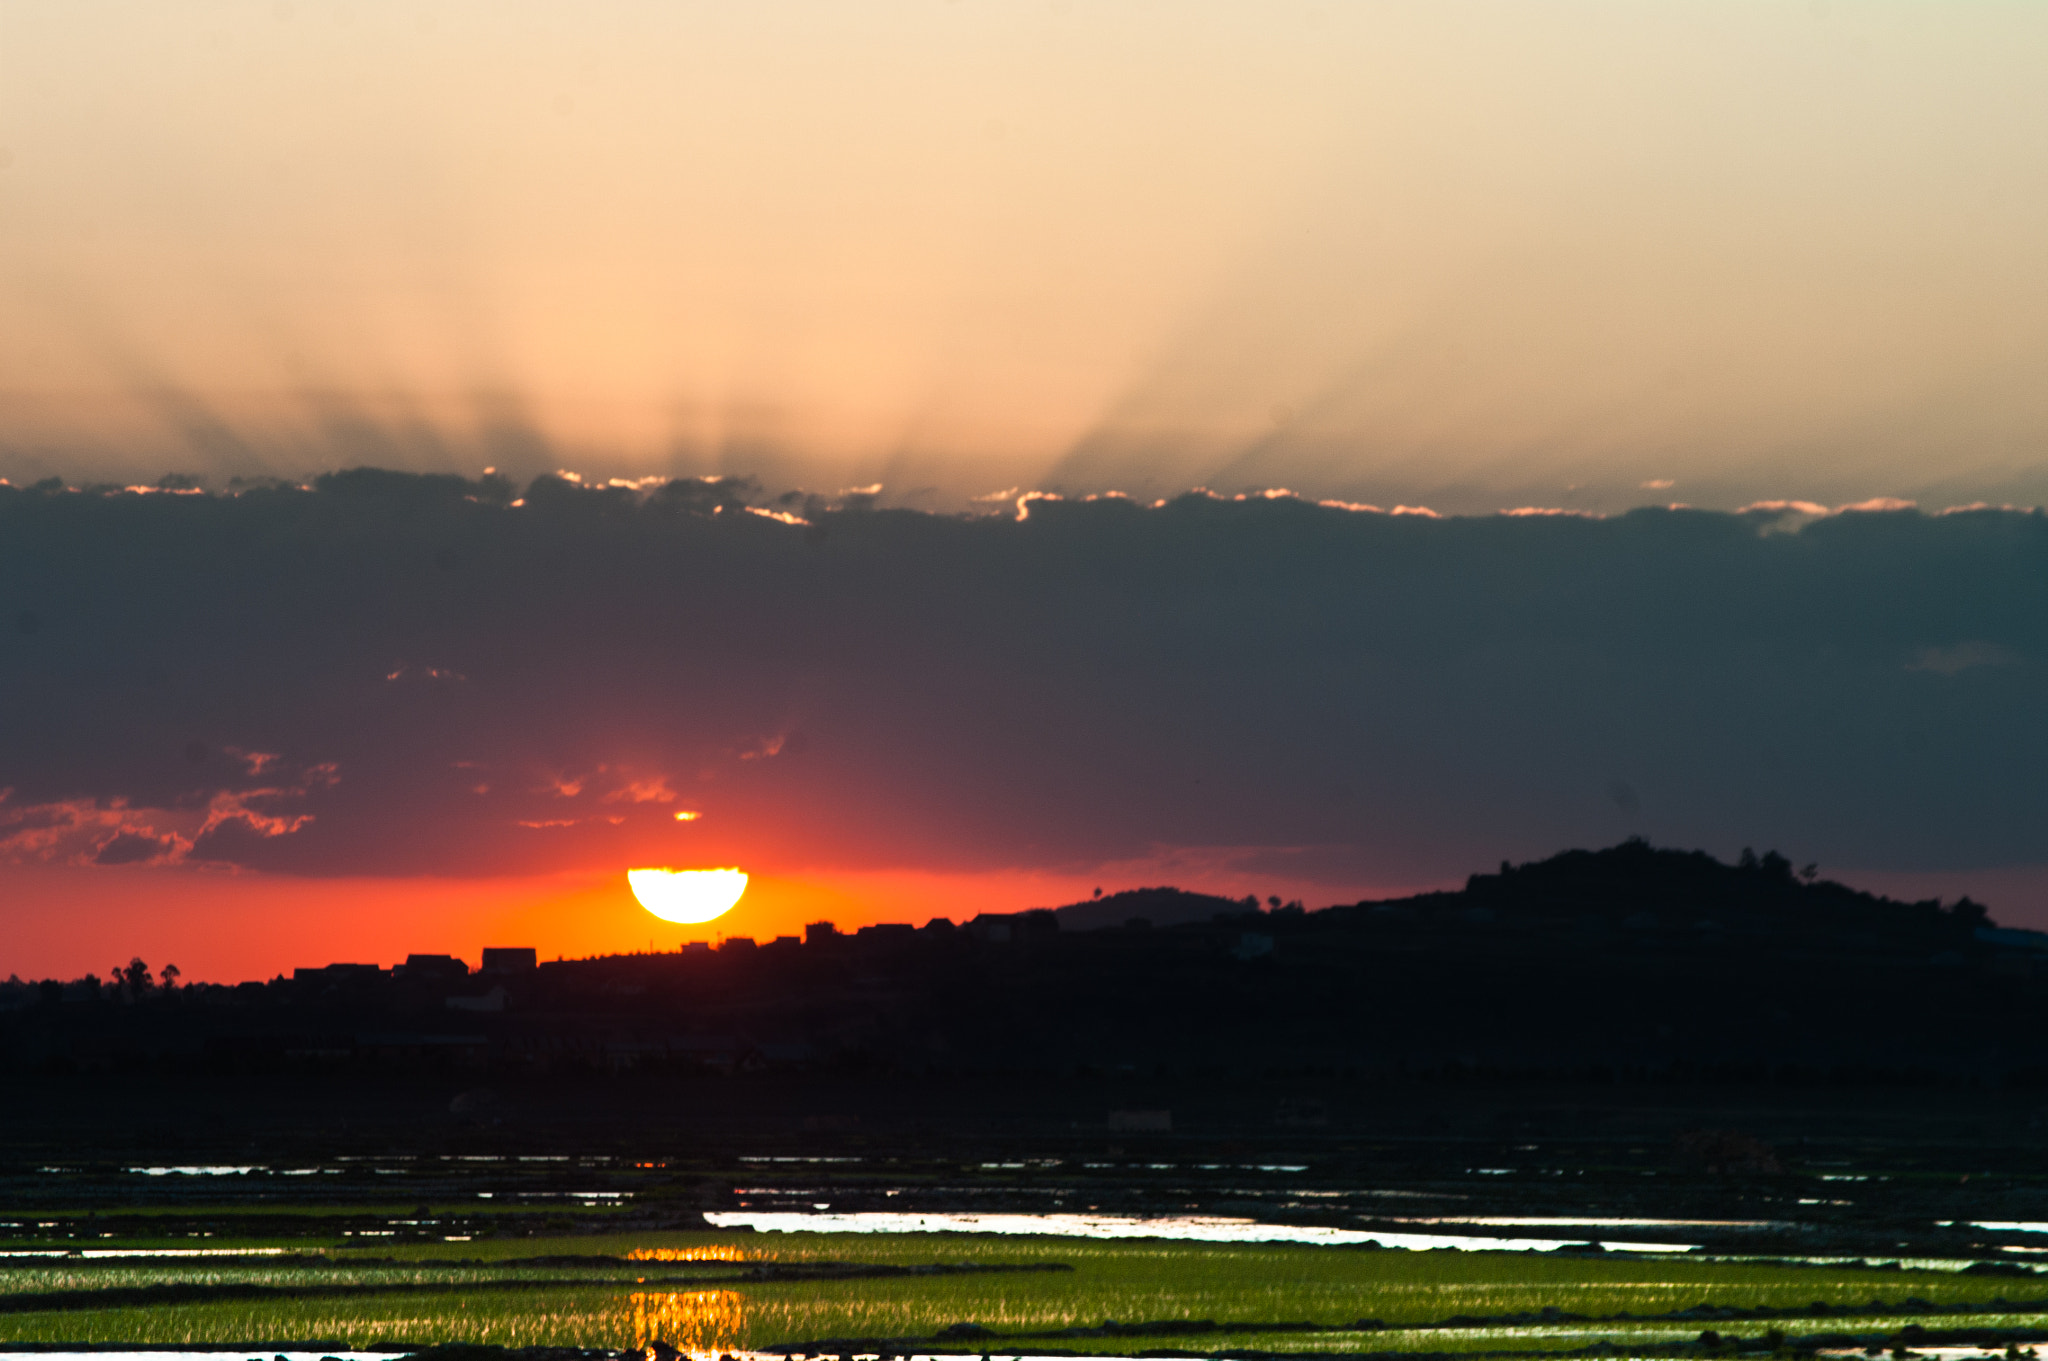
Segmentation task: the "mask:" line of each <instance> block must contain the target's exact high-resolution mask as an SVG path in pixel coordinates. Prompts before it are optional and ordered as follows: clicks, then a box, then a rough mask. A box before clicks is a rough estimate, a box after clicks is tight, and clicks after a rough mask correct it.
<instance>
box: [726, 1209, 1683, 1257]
mask: <svg viewBox="0 0 2048 1361" xmlns="http://www.w3.org/2000/svg"><path fill="white" fill-rule="evenodd" d="M704 1218H705V1219H707V1220H709V1221H710V1222H711V1223H712V1224H713V1225H715V1226H716V1227H718V1228H721V1229H731V1228H750V1229H753V1230H755V1231H757V1232H762V1233H774V1232H782V1233H996V1234H1019V1235H1042V1236H1047V1237H1054V1238H1173V1239H1181V1240H1185V1241H1188V1242H1196V1243H1325V1244H1330V1245H1332V1246H1338V1245H1343V1246H1354V1247H1355V1246H1359V1245H1362V1244H1365V1243H1377V1244H1379V1245H1380V1246H1381V1247H1383V1248H1404V1249H1408V1250H1411V1251H1428V1250H1431V1249H1435V1248H1462V1249H1464V1250H1465V1251H1468V1252H1474V1251H1493V1252H1550V1251H1553V1250H1555V1249H1557V1248H1562V1247H1569V1246H1571V1245H1572V1240H1570V1239H1562V1238H1494V1237H1491V1236H1480V1235H1475V1234H1444V1233H1388V1232H1384V1231H1382V1230H1378V1229H1370V1230H1368V1229H1337V1228H1326V1227H1323V1226H1321V1225H1308V1224H1261V1223H1259V1222H1257V1221H1256V1220H1251V1219H1237V1218H1225V1217H1222V1216H1212V1215H1176V1216H1162V1217H1159V1218H1150V1219H1142V1218H1137V1217H1134V1216H1129V1215H1101V1214H942V1213H932V1214H898V1213H893V1212H883V1211H866V1212H851V1213H843V1214H828V1213H823V1212H804V1211H780V1212H760V1211H751V1210H749V1211H742V1212H740V1213H737V1214H734V1213H715V1212H707V1213H706V1214H705V1216H704ZM1580 1241H1583V1240H1580ZM1603 1241H1605V1243H1606V1246H1607V1247H1608V1249H1609V1250H1610V1251H1617V1252H1690V1251H1691V1250H1692V1248H1693V1245H1692V1244H1690V1243H1621V1242H1615V1241H1613V1240H1611V1239H1610V1240H1603Z"/></svg>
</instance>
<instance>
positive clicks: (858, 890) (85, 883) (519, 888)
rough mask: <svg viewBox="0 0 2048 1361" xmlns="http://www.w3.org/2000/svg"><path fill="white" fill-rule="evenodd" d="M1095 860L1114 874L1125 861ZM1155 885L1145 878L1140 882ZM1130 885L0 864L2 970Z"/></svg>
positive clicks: (200, 975) (785, 921)
mask: <svg viewBox="0 0 2048 1361" xmlns="http://www.w3.org/2000/svg"><path fill="white" fill-rule="evenodd" d="M1109 868H1110V869H1111V870H1112V872H1115V873H1122V874H1125V875H1128V874H1129V872H1130V871H1131V870H1132V869H1133V868H1134V867H1132V866H1128V865H1119V866H1112V867H1109ZM1156 868H1157V870H1158V871H1159V872H1160V873H1161V874H1163V875H1168V876H1171V875H1173V874H1174V872H1175V871H1176V870H1179V871H1181V872H1182V873H1181V874H1180V876H1179V877H1181V878H1186V874H1185V872H1186V871H1187V870H1188V869H1189V865H1188V864H1187V863H1186V862H1178V863H1175V862H1169V861H1164V860H1162V861H1161V862H1160V863H1159V864H1158V865H1157V866H1156ZM1141 877H1142V876H1141ZM1154 882H1155V879H1153V878H1143V884H1144V885H1150V884H1152V883H1154ZM1157 882H1164V880H1163V879H1161V880H1158V881H1157ZM1140 886H1141V884H1140V883H1139V882H1138V880H1135V879H1130V878H1128V877H1127V878H1121V879H1112V880H1109V881H1107V882H1105V881H1104V880H1102V879H1101V878H1100V877H1092V876H1090V875H1088V874H1083V873H1047V872H1032V871H999V872H988V873H979V874H936V873H919V872H915V871H848V872H841V873H824V874H811V875H796V876H780V875H773V874H768V875H764V874H760V873H755V874H753V875H752V876H751V878H750V879H749V881H748V885H747V891H746V893H745V895H744V896H743V897H742V898H741V899H740V901H739V903H738V904H736V905H735V906H734V907H733V909H732V910H731V911H730V912H728V913H726V914H725V915H724V916H723V917H720V918H719V919H718V920H716V921H713V922H708V923H705V924H703V925H701V926H679V925H676V924H674V923H671V922H665V921H662V920H660V919H658V918H656V917H654V916H652V915H650V914H649V913H648V912H646V911H645V910H644V909H642V908H641V907H640V905H639V903H638V902H637V901H635V899H634V898H633V895H632V891H631V890H630V889H629V888H628V887H627V885H626V876H625V870H624V869H623V868H621V869H618V870H616V871H611V870H604V871H591V872H588V873H563V874H555V875H536V876H529V877H520V878H501V879H481V878H464V879H458V878H406V879H355V878H349V879H314V878H302V877H295V876H289V875H277V874H262V873H252V872H246V871H245V872H233V871H224V870H194V869H189V868H183V867H163V868H158V867H140V868H137V867H107V866H14V867H8V868H6V869H4V870H0V895H4V899H5V907H4V909H0V924H4V928H5V944H4V947H0V977H4V976H6V975H7V974H14V975H17V976H19V977H22V978H29V979H34V978H45V977H56V978H75V977H78V976H80V975H82V974H85V973H88V972H91V973H97V974H99V975H100V976H101V977H105V976H106V975H107V973H108V971H109V969H110V968H112V967H113V966H115V965H118V964H122V963H125V962H127V961H128V960H129V959H131V958H134V957H137V956H140V957H141V958H142V959H143V960H145V961H146V962H147V963H149V964H150V965H151V966H152V967H161V966H162V965H164V964H166V963H172V964H176V965H177V966H178V969H179V972H180V974H181V975H182V976H183V977H184V979H185V980H186V981H188V982H198V981H205V982H214V983H234V982H241V981H244V980H248V979H260V978H269V977H272V976H274V975H276V974H279V973H285V974H289V973H290V972H291V971H292V970H293V969H294V968H297V967H302V966H312V965H320V964H330V963H339V962H352V963H370V964H379V965H385V966H389V965H392V964H396V963H401V962H403V960H404V959H405V957H406V955H408V954H412V953H420V954H449V955H454V956H456V957H457V958H460V959H464V960H466V961H467V962H468V963H469V964H470V965H471V967H475V966H476V964H477V963H478V962H479V952H480V951H481V950H482V949H483V948H484V947H486V946H506V945H510V946H532V947H533V948H534V949H535V950H537V951H538V952H539V954H540V957H541V958H542V959H544V960H548V959H556V958H570V959H575V958H581V957H586V956H590V955H601V954H626V953H632V952H635V951H641V950H648V951H659V952H667V951H673V950H676V949H679V948H680V947H681V945H682V944H683V943H684V942H686V941H696V940H707V941H708V940H717V939H719V938H720V937H724V936H752V937H754V938H755V939H757V940H768V939H772V938H773V937H775V936H778V935H801V934H802V933H803V929H804V927H805V925H806V924H808V923H810V922H816V921H830V922H832V923H834V924H835V925H836V926H838V927H839V929H840V930H842V931H853V930H856V929H858V928H859V927H862V926H867V925H871V924H873V923H877V922H911V923H913V924H916V925H922V924H923V923H925V922H927V921H929V920H931V919H932V918H934V917H946V918H949V919H950V920H952V921H955V922H964V921H966V920H968V919H969V918H971V917H973V916H974V915H976V914H977V913H980V912H1015V911H1020V910H1023V909H1026V908H1033V907H1057V906H1060V905H1062V904H1065V903H1070V902H1078V901H1080V900H1082V899H1085V898H1087V897H1088V896H1089V895H1090V894H1091V893H1092V892H1093V891H1094V889H1096V888H1098V887H1099V888H1102V889H1103V890H1104V891H1105V892H1116V891H1118V890H1120V889H1126V888H1136V887H1140ZM1185 886H1187V887H1190V888H1194V889H1198V890H1199V891H1203V892H1212V893H1218V894H1221V895H1224V896H1228V897H1242V896H1244V895H1245V894H1256V895H1257V896H1259V897H1260V898H1261V900H1262V901H1263V899H1264V897H1265V896H1267V895H1269V894H1270V895H1275V896H1279V897H1282V898H1283V899H1293V898H1297V897H1300V898H1303V900H1304V901H1305V902H1307V903H1308V904H1309V905H1310V906H1326V905H1327V904H1328V903H1330V902H1335V901H1340V900H1342V901H1355V900H1356V899H1357V898H1359V897H1362V896H1367V895H1366V893H1364V892H1360V893H1354V894H1351V895H1350V896H1349V897H1341V899H1340V897H1339V896H1332V890H1331V888H1330V886H1329V885H1325V884H1319V883H1315V882H1312V881H1304V880H1299V879H1283V878H1274V877H1271V876H1266V877H1255V876H1251V875H1248V874H1245V873H1243V872H1240V871H1232V870H1230V869H1228V868H1225V867H1215V868H1212V869H1211V870H1210V871H1209V872H1208V873H1205V874H1202V875H1201V876H1200V878H1199V882H1189V883H1188V884H1186V885H1185ZM1385 891H1387V892H1400V891H1406V890H1405V889H1398V888H1397V889H1390V890H1385ZM1371 896H1378V893H1377V892H1375V893H1373V894H1372V895H1371Z"/></svg>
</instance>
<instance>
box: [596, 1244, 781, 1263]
mask: <svg viewBox="0 0 2048 1361" xmlns="http://www.w3.org/2000/svg"><path fill="white" fill-rule="evenodd" d="M760 1255H761V1254H759V1253H758V1252H753V1251H750V1250H748V1249H746V1248H743V1247H741V1246H740V1245H739V1244H737V1243H700V1244H698V1245H697V1246H696V1247H690V1248H634V1249H633V1250H632V1251H631V1252H629V1253H627V1254H626V1260H627V1261H629V1262H751V1261H753V1260H754V1259H755V1258H756V1257H757V1256H760Z"/></svg>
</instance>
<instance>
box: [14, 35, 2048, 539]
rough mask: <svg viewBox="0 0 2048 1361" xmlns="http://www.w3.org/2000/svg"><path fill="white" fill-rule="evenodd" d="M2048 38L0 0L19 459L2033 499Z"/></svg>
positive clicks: (2040, 418) (1610, 504)
mask: <svg viewBox="0 0 2048 1361" xmlns="http://www.w3.org/2000/svg"><path fill="white" fill-rule="evenodd" d="M2044 57H2048V10H2043V9H2042V8H2041V7H2038V6H2025V5H1998V6H1993V5H1982V6H1934V5H1925V6H1891V5H1886V6H1879V5H1874V4H1873V5H1855V4H1842V3H1835V4H1832V5H1830V4H1827V3H1825V0H1823V2H1822V3H1817V4H1813V5H1807V4H1796V5H1795V4H1783V5H1778V4H1770V5H1745V6H1730V5H1724V4H1720V3H1707V2H1706V0H1696V2H1695V3H1674V4H1665V5H1654V6H1646V5H1634V4H1622V3H1609V4H1566V5H1561V6H1541V7H1532V6H1526V5H1519V4H1513V3H1507V2H1506V0H1496V2H1495V3H1479V4H1470V5H1442V4H1436V3H1426V4H1425V3H1385V4H1367V3H1357V4H1350V3H1328V2H1327V0H1309V2H1308V3H1291V2H1287V3H1278V4H1274V3H1257V4H1253V3H1244V4H1221V3H1215V2H1214V0H1194V2H1193V3H1177V4H1173V5H1165V4H1141V3H1134V4H1124V5H1095V4H1086V3H1066V0H1051V2H1050V3H1035V4H1016V5H1006V4H993V3H986V2H985V0H903V2H901V3H894V2H892V0H878V3H874V4H864V5H859V6H847V5H836V4H824V3H817V2H815V0H814V2H811V3H806V2H805V0H796V2H795V3H790V4H784V5H775V6H731V5H727V6H719V5H711V4H697V3H680V4H668V3H652V2H651V0H648V2H646V3H640V2H628V0H596V2H595V3H589V4H579V5H573V6H572V5H557V6H512V5H503V4H497V3H484V0H445V2H444V3H438V4H433V5H419V4H414V3H404V4H401V3H397V2H396V0H193V3H188V4H180V5H176V6H162V5H151V4H145V3H141V2H140V0H0V167H4V168H0V475H6V476H8V477H11V478H13V479H14V480H16V481H23V480H27V479H31V478H35V477H40V476H44V475H49V474H56V475H60V476H65V477H67V478H69V479H71V480H73V481H83V480H87V479H91V478H100V477H105V478H111V479H116V480H133V479H136V478H150V479H153V478H155V477H156V476H158V475H160V474H162V473H163V472H165V471H167V470H170V469H174V468H175V469H179V470H183V471H189V472H196V473H201V474H205V475H209V476H212V477H215V478H217V479H225V478H226V477H228V476H230V475H245V476H248V475H259V474H279V475H284V476H289V477H299V476H303V475H306V474H307V473H310V472H313V471H317V470H320V469H323V468H328V467H333V466H337V465H342V464H350V463H376V464H382V465H385V466H397V467H414V468H422V469H427V468H432V469H459V470H461V471H465V472H470V473H474V472H476V471H479V470H480V469H481V467H482V466H483V465H485V464H496V465H499V466H502V467H506V468H507V469H508V470H512V471H515V472H517V473H519V474H521V475H530V474H532V473H535V472H539V471H543V470H547V469H552V468H554V467H560V466H567V467H576V468H581V469H583V470H584V471H586V472H587V473H590V474H592V475H595V476H600V477H603V476H642V475H648V474H679V473H709V472H714V471H736V472H742V473H752V474H755V475H758V476H761V477H762V479H763V480H764V481H765V482H768V483H770V484H772V485H788V484H792V483H798V484H802V485H805V486H809V487H813V488H817V489H822V490H827V491H830V490H833V489H835V488H838V487H844V486H852V485H865V484H869V483H873V482H876V481H880V482H882V483H883V484H884V485H885V488H886V489H887V495H888V496H889V497H892V498H907V499H908V501H909V503H911V504H933V505H948V506H950V505H964V504H965V503H966V498H968V497H971V496H973V495H977V494H982V493H986V492H990V491H993V490H997V489H1000V488H1004V487H1012V486H1017V487H1027V488H1028V487H1033V486H1041V487H1057V488H1061V489H1065V490H1068V491H1076V492H1085V491H1091V490H1102V489H1105V488H1108V487H1120V488H1122V489H1124V490H1126V491H1130V492H1133V493H1134V494H1150V493H1164V492H1170V491H1174V490H1179V489H1181V488H1184V487H1186V486H1188V485H1192V484H1195V483H1204V484H1207V485H1210V486H1213V487H1216V488H1217V489H1218V490H1221V491H1237V490H1242V489H1244V488H1246V487H1257V486H1273V485H1286V486H1291V487H1294V488H1295V489H1297V490H1300V491H1303V492H1305V493H1307V494H1311V495H1317V496H1345V497H1350V498H1352V499H1358V500H1367V501H1372V502H1375V503H1386V504H1391V503H1394V502H1399V501H1406V502H1411V503H1416V504H1431V505H1435V506H1437V507H1438V508H1439V509H1460V510H1474V509H1478V510H1491V509H1494V508H1496V507H1497V506H1500V505H1518V504H1540V505H1574V506H1581V507H1584V508H1591V509H1614V508H1618V507H1619V506H1621V505H1626V504H1636V503H1640V502H1643V501H1646V500H1652V499H1656V500H1671V499H1679V500H1686V501H1691V502H1694V503H1697V504H1717V503H1727V504H1740V503H1742V502H1744V501H1748V500H1754V499H1759V498H1761V497H1765V496H1780V497H1807V498H1810V499H1815V500H1819V501H1826V502H1829V503H1835V502H1840V501H1847V500H1857V499H1862V498H1864V497H1869V496H1877V495H1901V496H1919V497H1923V498H1935V499H1940V498H1943V497H1946V498H1947V499H1949V500H1971V499H1977V498H1979V497H1982V498H1984V499H1991V500H2002V499H2015V498H2018V499H2023V500H2029V501H2031V500H2038V499H2048V475H2044V473H2043V471H2042V470H2043V468H2044V466H2048V460H2044V449H2048V385H2044V384H2042V383H2041V382H2040V381H2039V372H2040V367H2041V361H2042V359H2043V358H2044V356H2048V306H2044V305H2043V304H2044V303H2048V256H2044V254H2043V253H2042V252H2041V251H2040V250H2039V244H2038V243H2039V242H2040V241H2041V240H2042V239H2044V235H2048V82H2043V81H2041V80H2040V79H2039V73H2040V70H2041V69H2042V63H2043V59H2044ZM1646 483H1648V484H1669V485H1668V486H1665V485H1659V486H1657V487H1656V489H1655V490H1645V489H1644V488H1645V484H1646ZM920 496H921V497H922V499H921V500H920V499H919V498H920Z"/></svg>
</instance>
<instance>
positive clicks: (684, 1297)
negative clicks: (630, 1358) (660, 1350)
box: [629, 1290, 745, 1354]
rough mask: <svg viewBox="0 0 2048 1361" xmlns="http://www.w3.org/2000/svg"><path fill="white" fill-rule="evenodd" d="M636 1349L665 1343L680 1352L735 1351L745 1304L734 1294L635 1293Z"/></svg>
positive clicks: (672, 1291)
mask: <svg viewBox="0 0 2048 1361" xmlns="http://www.w3.org/2000/svg"><path fill="white" fill-rule="evenodd" d="M629 1298H630V1299H631V1301H632V1305H633V1345H634V1346H635V1347H645V1346H646V1345H647V1344H648V1343H650V1342H655V1341H661V1342H666V1343H667V1344H668V1345H669V1346H671V1347H674V1348H675V1349H676V1350H677V1351H684V1352H709V1353H712V1354H716V1353H719V1352H729V1351H733V1350H734V1349H735V1347H736V1345H737V1343H738V1340H739V1335H740V1325H741V1324H742V1323H743V1322H744V1321H745V1309H744V1305H745V1301H744V1299H743V1298H742V1297H741V1296H740V1294H739V1293H738V1292H737V1291H733V1290H671V1291H661V1292H658V1293H657V1292H655V1291H637V1290H636V1291H634V1292H633V1294H632V1295H631V1296H630V1297H629Z"/></svg>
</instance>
